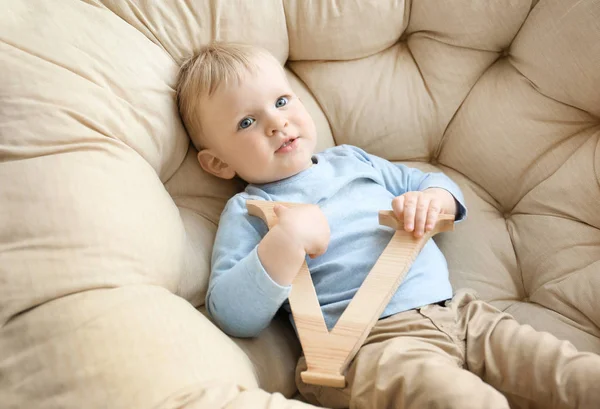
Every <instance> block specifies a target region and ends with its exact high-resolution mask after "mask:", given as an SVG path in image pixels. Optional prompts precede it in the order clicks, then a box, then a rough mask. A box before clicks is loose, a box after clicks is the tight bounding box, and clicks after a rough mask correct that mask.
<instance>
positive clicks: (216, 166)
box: [198, 149, 235, 179]
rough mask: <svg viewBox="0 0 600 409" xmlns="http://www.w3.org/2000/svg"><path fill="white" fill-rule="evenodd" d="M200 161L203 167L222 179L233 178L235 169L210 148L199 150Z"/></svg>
mask: <svg viewBox="0 0 600 409" xmlns="http://www.w3.org/2000/svg"><path fill="white" fill-rule="evenodd" d="M198 162H200V166H201V167H202V169H204V170H205V171H207V172H208V173H210V174H212V175H215V176H216V177H219V178H221V179H233V178H234V177H235V170H233V169H232V168H231V166H229V165H228V164H227V163H225V162H223V161H222V160H221V159H219V158H218V157H217V156H216V155H215V154H214V153H213V152H212V151H211V150H210V149H202V150H201V151H200V152H198Z"/></svg>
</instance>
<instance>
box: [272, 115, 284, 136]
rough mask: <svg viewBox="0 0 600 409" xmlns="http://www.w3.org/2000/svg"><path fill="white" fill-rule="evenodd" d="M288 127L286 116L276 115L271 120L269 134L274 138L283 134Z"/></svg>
mask: <svg viewBox="0 0 600 409" xmlns="http://www.w3.org/2000/svg"><path fill="white" fill-rule="evenodd" d="M287 126H288V120H287V118H286V117H285V115H281V114H275V115H273V116H272V117H271V118H270V121H269V128H268V130H267V134H268V135H269V136H273V135H275V134H276V133H277V132H283V131H284V130H285V128H286V127H287Z"/></svg>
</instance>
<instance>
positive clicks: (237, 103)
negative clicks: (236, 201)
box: [198, 58, 316, 183]
mask: <svg viewBox="0 0 600 409" xmlns="http://www.w3.org/2000/svg"><path fill="white" fill-rule="evenodd" d="M258 66H259V70H258V72H257V73H256V74H252V73H249V72H248V73H245V74H244V75H243V76H242V78H241V81H240V83H239V84H237V83H233V84H228V86H224V85H222V86H220V87H219V88H218V89H217V90H216V92H215V93H214V94H213V95H212V96H211V97H210V98H208V99H207V100H206V101H205V103H204V104H202V105H203V108H202V110H201V118H200V119H201V122H202V131H203V135H204V139H205V141H206V145H207V149H205V150H203V151H201V152H200V153H199V154H198V160H199V161H200V164H201V165H202V167H203V168H204V169H205V170H207V171H208V172H210V173H213V174H215V175H216V176H219V177H222V178H231V177H233V176H235V175H236V174H237V175H238V176H239V177H241V178H242V179H244V180H245V181H246V182H249V183H267V182H273V181H276V180H281V179H284V178H287V177H290V176H293V175H295V174H297V173H299V172H301V171H303V170H305V169H307V168H308V167H310V166H311V165H312V162H311V156H312V154H313V151H314V149H315V145H316V128H315V124H314V122H313V120H312V118H311V116H310V115H309V114H308V112H307V111H306V109H305V108H304V105H303V104H302V102H301V101H300V100H299V99H298V97H297V96H296V95H295V94H294V93H293V92H292V89H291V87H290V85H289V83H288V81H287V79H286V77H285V74H284V72H283V70H282V69H281V67H280V66H279V65H278V64H277V62H276V61H274V60H273V61H271V60H270V59H267V58H261V59H260V60H258Z"/></svg>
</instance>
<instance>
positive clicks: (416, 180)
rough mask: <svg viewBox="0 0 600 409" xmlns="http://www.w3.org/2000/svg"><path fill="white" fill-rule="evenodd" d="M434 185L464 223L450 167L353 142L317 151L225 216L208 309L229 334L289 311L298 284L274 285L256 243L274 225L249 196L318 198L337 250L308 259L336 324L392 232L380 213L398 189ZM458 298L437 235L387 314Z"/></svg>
mask: <svg viewBox="0 0 600 409" xmlns="http://www.w3.org/2000/svg"><path fill="white" fill-rule="evenodd" d="M431 187H438V188H443V189H446V190H448V191H449V192H450V193H451V194H452V195H453V196H454V198H455V199H456V201H457V203H458V212H457V213H458V217H457V219H456V220H457V221H458V220H461V219H463V218H464V217H466V207H465V205H464V199H463V195H462V192H461V191H460V189H459V188H458V186H457V185H456V184H455V183H454V182H452V180H450V179H449V178H448V177H447V176H445V175H444V174H443V173H423V172H421V171H420V170H418V169H413V168H408V167H406V166H404V165H400V164H393V163H391V162H388V161H386V160H384V159H382V158H379V157H377V156H373V155H370V154H367V153H366V152H365V151H363V150H361V149H359V148H356V147H353V146H348V145H341V146H337V147H334V148H331V149H328V150H326V151H324V152H321V153H318V154H316V155H314V156H313V166H311V167H310V168H308V169H307V170H305V171H303V172H300V173H298V174H296V175H294V176H291V177H289V178H287V179H283V180H280V181H277V182H273V183H268V184H262V185H253V184H250V185H248V186H247V187H246V189H245V191H244V192H242V193H239V194H237V195H235V196H234V197H232V198H231V199H230V200H229V201H228V203H227V205H226V206H225V209H224V210H223V213H222V214H221V220H220V222H219V228H218V231H217V236H216V239H215V243H214V248H213V253H212V273H211V278H210V284H209V288H208V293H207V296H206V305H207V308H208V311H209V313H210V315H211V316H212V317H213V319H214V320H215V321H216V323H217V324H218V325H219V326H220V327H221V328H222V329H223V331H225V332H226V333H228V334H230V335H232V336H237V337H253V336H256V335H258V334H259V333H260V332H261V331H262V330H263V329H264V328H265V327H267V325H269V323H270V321H271V320H272V318H273V317H274V315H275V314H276V313H277V311H278V310H279V309H280V308H281V307H282V306H283V308H285V310H286V311H288V312H290V307H289V302H288V301H287V298H288V296H289V294H290V290H291V286H281V285H279V284H277V283H275V282H274V281H273V280H272V279H271V277H270V276H269V274H268V273H267V272H266V271H265V269H264V267H263V266H262V264H261V262H260V260H259V258H258V253H257V247H258V244H259V242H260V241H261V240H262V238H263V237H264V236H265V234H267V231H268V228H267V226H266V224H265V223H264V222H263V221H262V220H261V219H260V218H258V217H254V216H250V215H249V214H248V211H247V209H246V200H249V199H255V200H272V201H285V202H298V203H312V204H316V205H318V206H319V207H320V209H321V210H322V211H323V213H324V214H325V216H326V218H327V221H328V222H329V226H330V229H331V239H330V242H329V247H328V248H327V251H326V252H325V254H323V255H322V256H320V257H317V258H315V259H311V258H309V257H307V258H306V261H307V263H308V268H309V270H310V273H311V277H312V280H313V283H314V286H315V290H316V292H317V297H318V299H319V304H320V305H321V310H322V311H323V316H324V318H325V323H326V325H327V327H328V328H329V329H330V330H331V329H332V328H333V326H334V325H335V323H336V322H337V320H338V319H339V317H340V316H341V314H342V312H343V311H344V309H345V308H346V306H347V305H348V304H349V303H350V301H351V300H352V298H353V297H354V294H355V293H356V291H357V290H358V288H359V287H360V286H361V284H362V282H363V281H364V279H365V277H366V275H367V274H368V273H369V271H370V270H371V268H372V267H373V266H374V265H375V262H376V261H377V259H378V258H379V256H380V255H381V253H382V252H383V250H384V249H385V247H386V246H387V244H388V242H389V241H390V239H391V238H392V235H393V233H394V231H393V230H392V229H390V228H389V227H385V226H382V225H380V224H379V220H378V212H379V211H380V210H391V208H392V199H393V198H394V197H396V196H399V195H401V194H403V193H406V192H408V191H417V190H424V189H427V188H431ZM451 297H452V287H451V284H450V280H449V277H448V266H447V264H446V259H445V258H444V256H443V254H442V252H441V251H440V249H439V248H438V247H437V245H436V244H435V242H434V241H433V240H431V239H430V240H429V241H428V242H427V243H426V244H425V246H424V247H423V250H422V251H421V253H420V254H419V255H418V256H417V258H416V260H415V261H414V263H413V264H412V266H411V268H410V270H409V271H408V273H407V275H406V277H405V278H404V281H403V282H402V284H401V285H400V287H399V288H398V290H397V291H396V293H395V294H394V295H393V297H392V299H391V300H390V302H389V304H388V305H387V307H386V309H385V310H384V312H383V314H382V316H381V317H382V318H383V317H387V316H390V315H393V314H395V313H398V312H402V311H406V310H410V309H412V308H417V307H421V306H423V305H427V304H431V303H435V302H439V301H442V300H446V299H448V298H451ZM290 318H291V315H290Z"/></svg>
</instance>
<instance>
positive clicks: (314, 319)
mask: <svg viewBox="0 0 600 409" xmlns="http://www.w3.org/2000/svg"><path fill="white" fill-rule="evenodd" d="M276 204H282V205H285V206H286V207H294V206H302V205H303V204H299V203H285V202H269V201H262V200H248V201H247V202H246V207H247V209H248V213H249V214H250V215H253V216H256V217H260V218H261V219H262V220H263V221H265V223H267V225H268V227H269V229H271V228H272V227H273V226H274V225H275V224H276V223H277V216H276V215H275V212H274V211H273V207H274V206H275V205H276ZM379 224H382V225H385V226H389V227H391V228H393V229H395V230H396V231H395V233H394V236H393V237H392V239H391V241H390V242H389V244H388V246H387V247H386V248H385V250H384V251H383V253H382V254H381V256H380V257H379V259H378V260H377V262H376V263H375V265H374V266H373V268H372V269H371V271H370V272H369V274H368V276H367V278H366V279H365V281H364V282H363V284H362V286H361V287H360V288H359V289H358V291H357V292H356V294H355V296H354V298H353V299H352V301H351V302H350V304H349V305H348V307H347V308H346V310H345V311H344V313H343V314H342V316H341V317H340V319H339V320H338V322H337V323H336V325H335V327H334V328H333V329H332V330H331V332H329V331H328V330H327V327H326V325H325V319H324V318H323V314H322V312H321V307H320V305H319V301H318V300H317V294H316V291H315V287H314V285H313V282H312V279H311V277H310V272H309V271H308V266H307V265H306V261H305V262H304V264H303V265H302V267H301V268H300V272H299V273H298V275H297V276H296V278H295V279H294V282H293V283H292V290H291V293H290V296H289V302H290V307H291V309H292V315H293V317H294V322H295V324H296V330H297V332H298V337H299V338H300V344H301V345H302V350H303V351H304V355H305V358H306V364H307V366H308V369H307V370H306V371H304V372H302V373H301V377H302V380H303V381H304V382H305V383H309V384H315V385H324V386H332V387H336V388H343V387H345V385H346V378H345V376H344V373H345V371H346V369H347V367H348V365H349V364H350V362H351V361H352V359H353V358H354V356H355V355H356V353H357V352H358V349H359V348H360V347H361V345H362V344H363V342H364V341H365V339H366V337H367V335H368V334H369V332H370V331H371V328H372V327H373V325H375V323H376V322H377V320H378V319H379V317H380V316H381V314H382V313H383V310H384V309H385V307H386V306H387V304H388V302H389V300H390V299H391V297H392V296H393V295H394V293H395V292H396V290H397V288H398V287H399V286H400V283H401V282H402V280H403V279H404V276H405V275H406V273H407V272H408V270H409V268H410V266H411V264H412V263H413V261H414V260H415V258H416V257H417V255H418V254H419V252H420V251H421V249H422V248H423V246H424V245H425V243H426V242H427V240H429V239H430V238H431V237H432V236H434V235H435V234H437V233H440V232H443V231H448V230H453V228H454V216H452V215H443V214H442V215H440V216H439V218H438V221H437V224H436V226H435V228H434V229H433V230H432V231H430V232H427V233H425V234H424V235H423V237H420V238H416V237H414V235H413V233H412V232H410V233H409V232H406V231H404V223H403V222H402V221H401V220H398V219H397V218H396V216H395V214H394V212H393V211H391V210H389V211H380V212H379Z"/></svg>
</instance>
